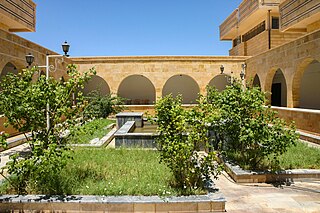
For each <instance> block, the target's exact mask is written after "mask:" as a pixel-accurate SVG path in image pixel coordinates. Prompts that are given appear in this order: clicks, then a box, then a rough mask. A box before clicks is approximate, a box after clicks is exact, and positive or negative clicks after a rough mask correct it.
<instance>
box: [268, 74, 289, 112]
mask: <svg viewBox="0 0 320 213" xmlns="http://www.w3.org/2000/svg"><path fill="white" fill-rule="evenodd" d="M265 91H266V92H269V93H270V96H269V101H270V103H271V105H273V106H281V107H285V106H287V91H288V89H287V80H286V77H285V75H284V73H283V72H282V70H281V69H280V68H273V69H271V70H270V72H269V73H268V75H267V77H266V82H265Z"/></svg>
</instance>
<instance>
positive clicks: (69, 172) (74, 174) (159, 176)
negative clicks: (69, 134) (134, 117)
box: [0, 147, 203, 196]
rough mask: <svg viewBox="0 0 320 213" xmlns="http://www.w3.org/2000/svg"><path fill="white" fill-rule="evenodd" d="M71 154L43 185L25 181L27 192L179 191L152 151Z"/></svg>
mask: <svg viewBox="0 0 320 213" xmlns="http://www.w3.org/2000/svg"><path fill="white" fill-rule="evenodd" d="M72 157H73V159H70V160H69V161H68V162H67V166H66V167H65V168H64V169H63V170H62V172H60V174H51V176H49V177H48V178H47V179H45V181H42V182H43V183H44V185H43V184H42V185H37V184H34V183H33V184H29V185H28V186H27V189H28V191H27V192H28V194H58V195H159V196H171V195H178V194H180V193H179V190H178V189H174V188H173V187H171V181H172V180H173V176H172V173H171V171H170V170H169V168H168V167H167V166H165V165H163V164H160V163H159V153H158V152H157V151H156V150H141V149H132V150H130V149H111V148H80V147H79V148H75V150H74V152H73V154H72ZM15 193H16V192H14V191H13V189H12V187H10V185H9V184H8V182H6V181H4V183H3V184H1V186H0V194H15ZM194 193H199V192H194ZM201 193H203V191H202V192H201Z"/></svg>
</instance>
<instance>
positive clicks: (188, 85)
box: [162, 74, 200, 104]
mask: <svg viewBox="0 0 320 213" xmlns="http://www.w3.org/2000/svg"><path fill="white" fill-rule="evenodd" d="M199 93H200V88H199V85H198V83H197V82H196V81H195V80H194V79H193V78H192V77H190V76H188V75H184V74H179V75H174V76H172V77H170V78H169V79H168V80H167V81H166V83H165V84H164V86H163V88H162V96H166V95H169V94H172V95H173V96H174V97H175V96H177V95H178V94H181V95H182V103H184V104H191V103H196V100H197V98H198V95H199Z"/></svg>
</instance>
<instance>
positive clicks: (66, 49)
mask: <svg viewBox="0 0 320 213" xmlns="http://www.w3.org/2000/svg"><path fill="white" fill-rule="evenodd" d="M69 48H70V45H69V44H68V42H66V41H65V42H64V43H63V44H62V50H63V52H64V55H49V54H47V55H46V65H44V66H38V67H39V68H46V80H48V79H49V71H51V70H50V69H53V70H52V71H53V72H54V71H56V69H57V60H58V58H61V57H62V59H61V60H59V61H60V63H62V62H63V58H64V57H68V56H69V55H68V52H69ZM50 58H55V66H53V65H50V64H49V59H50ZM26 61H27V63H28V64H29V66H30V65H31V64H32V63H33V61H34V56H33V55H32V54H31V53H29V54H28V55H26ZM49 111H50V106H49V103H47V112H46V114H47V130H48V131H49V130H50V115H49Z"/></svg>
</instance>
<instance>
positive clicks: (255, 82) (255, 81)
mask: <svg viewBox="0 0 320 213" xmlns="http://www.w3.org/2000/svg"><path fill="white" fill-rule="evenodd" d="M252 86H253V87H261V83H260V78H259V76H258V74H256V75H255V76H254V78H253V82H252Z"/></svg>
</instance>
